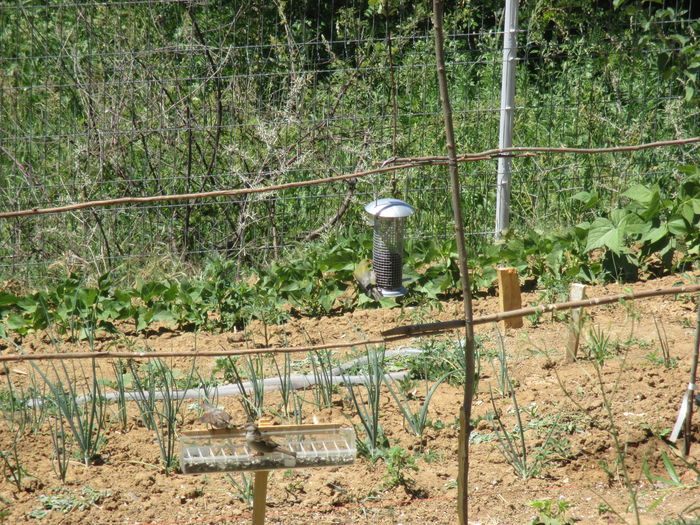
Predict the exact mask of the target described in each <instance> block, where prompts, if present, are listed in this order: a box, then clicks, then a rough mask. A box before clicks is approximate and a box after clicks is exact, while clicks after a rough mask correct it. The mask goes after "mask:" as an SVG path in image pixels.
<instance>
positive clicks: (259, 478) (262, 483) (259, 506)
mask: <svg viewBox="0 0 700 525" xmlns="http://www.w3.org/2000/svg"><path fill="white" fill-rule="evenodd" d="M268 474H269V472H268V471H267V470H259V471H256V472H255V480H254V481H253V525H264V524H265V503H266V502H267V475H268Z"/></svg>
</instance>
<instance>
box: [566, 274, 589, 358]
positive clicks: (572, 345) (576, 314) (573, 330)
mask: <svg viewBox="0 0 700 525" xmlns="http://www.w3.org/2000/svg"><path fill="white" fill-rule="evenodd" d="M585 298H586V286H585V285H583V284H580V283H573V284H572V285H571V288H570V289H569V301H581V300H582V299H585ZM582 324H583V316H582V315H581V307H578V308H574V309H573V310H571V324H570V325H569V339H568V341H567V342H566V362H567V363H573V362H574V361H576V354H577V353H578V345H579V340H580V336H581V325H582Z"/></svg>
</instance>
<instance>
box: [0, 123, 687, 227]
mask: <svg viewBox="0 0 700 525" xmlns="http://www.w3.org/2000/svg"><path fill="white" fill-rule="evenodd" d="M695 142H700V137H690V138H685V139H677V140H664V141H659V142H649V143H646V144H636V145H632V146H614V147H610V148H567V147H560V148H550V147H530V146H518V147H514V148H501V149H490V150H486V151H482V152H479V153H463V154H461V155H458V156H457V162H476V161H482V160H493V159H494V158H498V157H502V156H505V155H507V156H509V157H518V156H524V157H530V156H534V155H536V154H537V153H550V154H551V153H573V154H600V153H615V152H619V153H625V152H633V151H640V150H643V149H649V148H660V147H668V146H682V145H684V144H692V143H695ZM397 163H398V164H397ZM376 164H380V167H378V168H374V169H370V170H366V171H359V172H357V173H348V174H344V175H337V176H335V177H325V178H322V179H313V180H307V181H298V182H289V183H285V184H276V185H272V186H258V187H256V188H238V189H235V190H216V191H207V192H200V193H180V194H173V195H152V196H150V197H121V198H116V199H103V200H96V201H85V202H76V203H74V204H68V205H66V206H57V207H54V208H28V209H25V210H15V211H7V212H2V213H0V219H9V218H11V217H24V216H27V215H44V214H48V213H64V212H68V211H75V210H82V209H85V208H99V207H102V206H112V205H115V204H143V203H149V202H161V201H178V200H191V199H211V198H215V197H230V196H234V195H245V194H249V193H267V192H271V191H281V190H286V189H290V188H297V187H301V186H314V185H318V184H328V183H330V182H338V181H342V180H350V179H355V178H359V177H366V176H367V175H373V174H379V173H386V172H393V171H397V170H402V169H410V168H418V167H423V166H429V165H444V164H447V157H440V156H432V157H414V158H407V159H401V158H398V157H393V158H390V159H388V160H385V161H383V162H381V163H375V165H376Z"/></svg>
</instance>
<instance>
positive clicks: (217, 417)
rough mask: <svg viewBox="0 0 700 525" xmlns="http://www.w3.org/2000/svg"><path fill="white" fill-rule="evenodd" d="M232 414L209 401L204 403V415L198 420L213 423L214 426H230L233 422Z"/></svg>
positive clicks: (208, 423)
mask: <svg viewBox="0 0 700 525" xmlns="http://www.w3.org/2000/svg"><path fill="white" fill-rule="evenodd" d="M232 419H233V418H232V417H231V414H229V413H228V412H226V411H224V410H221V409H220V408H218V407H215V406H214V405H212V404H211V403H209V402H208V401H204V402H203V403H202V415H201V416H199V417H198V418H197V419H196V421H198V422H199V423H205V424H207V425H211V426H212V427H214V428H228V427H229V425H230V424H231V420H232Z"/></svg>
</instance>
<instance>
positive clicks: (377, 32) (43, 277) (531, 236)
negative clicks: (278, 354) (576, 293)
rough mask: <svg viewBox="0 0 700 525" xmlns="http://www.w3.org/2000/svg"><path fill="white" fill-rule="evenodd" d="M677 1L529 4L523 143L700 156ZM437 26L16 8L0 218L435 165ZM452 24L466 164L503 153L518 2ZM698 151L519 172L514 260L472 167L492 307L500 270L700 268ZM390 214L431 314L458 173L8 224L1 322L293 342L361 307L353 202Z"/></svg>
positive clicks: (381, 8) (444, 264)
mask: <svg viewBox="0 0 700 525" xmlns="http://www.w3.org/2000/svg"><path fill="white" fill-rule="evenodd" d="M685 4H686V3H685V2H634V1H629V2H624V1H620V0H616V1H614V2H590V1H584V0H565V1H562V2H556V3H553V2H542V1H529V0H524V1H522V2H521V10H520V14H519V27H520V28H521V30H520V32H519V34H518V41H519V46H520V49H519V52H518V56H519V57H521V58H520V61H519V64H518V71H517V88H516V105H517V108H516V112H515V115H516V117H515V139H514V141H515V144H516V145H532V146H560V145H566V146H577V147H606V146H614V145H622V144H639V143H644V142H651V141H655V140H668V139H673V138H681V137H690V136H695V135H698V96H697V73H698V69H699V68H700V60H699V59H698V58H697V57H698V56H699V54H698V39H697V32H698V29H699V28H700V23H699V22H698V20H697V16H698V13H694V12H688V10H687V9H686V8H685V7H684V6H685ZM689 5H690V4H689ZM430 7H431V6H430V3H428V2H405V1H399V0H385V1H381V0H372V1H369V2H363V1H341V2H333V3H328V2H308V1H289V2H282V1H278V2H262V1H257V0H254V1H252V2H251V1H246V2H237V1H234V2H223V1H214V0H212V1H208V2H175V1H173V2H169V1H166V2H162V3H157V4H154V3H151V2H143V3H140V2H91V1H85V2H83V1H81V2H75V3H71V4H69V5H68V4H66V5H64V6H62V4H60V3H55V2H49V1H47V2H45V3H44V4H40V3H36V2H35V3H32V4H28V3H25V2H17V3H13V4H10V3H8V4H5V5H3V6H0V62H1V63H2V71H3V74H2V75H1V76H0V121H1V122H2V126H1V127H0V173H1V174H2V176H0V211H11V210H18V209H26V208H32V207H52V206H59V205H63V204H69V203H73V202H79V201H85V200H95V199H110V198H119V197H125V196H135V197H136V196H150V195H168V194H179V193H189V192H201V191H213V190H220V189H235V188H246V187H253V186H260V185H270V184H278V183H286V182H293V181H303V180H309V179H315V178H319V177H323V176H328V175H334V174H340V173H350V172H353V171H359V170H362V169H366V168H368V167H370V166H372V164H373V163H374V162H381V161H383V160H384V159H387V158H390V157H393V156H398V157H415V156H426V155H438V154H443V153H444V151H445V146H444V139H443V136H444V133H443V130H442V116H441V114H440V105H439V99H438V95H437V82H436V77H435V67H434V50H433V41H432V35H431V24H430ZM690 7H692V6H690ZM445 25H446V31H447V33H448V39H447V50H446V51H447V59H448V74H449V81H450V90H451V97H452V105H453V109H454V111H455V122H456V134H457V141H458V148H459V151H460V152H475V151H481V150H486V149H490V148H494V147H496V146H497V144H498V118H499V110H498V107H499V101H500V80H501V72H500V70H501V63H500V61H501V55H502V50H501V41H502V38H501V34H500V31H501V26H502V2H501V1H498V2H497V1H495V0H494V1H483V2H472V1H467V0H462V1H457V2H453V3H449V5H448V10H447V13H446V24H445ZM695 151H696V148H695V146H686V147H677V148H663V149H653V150H645V151H643V152H637V153H634V154H605V155H595V156H575V157H574V156H564V155H548V156H542V155H540V156H537V157H528V158H519V159H515V160H514V162H513V165H514V170H515V171H514V175H513V180H514V185H513V194H512V198H511V205H512V212H511V225H512V231H511V232H509V234H508V236H507V237H506V239H505V240H504V242H503V243H501V244H498V245H493V244H492V239H491V236H490V232H491V231H492V229H493V222H494V208H495V187H494V182H495V171H496V169H495V168H496V167H495V161H493V162H481V163H470V164H465V165H462V167H461V175H462V178H463V196H462V198H463V203H464V207H465V208H464V209H465V210H466V214H467V229H468V231H469V234H470V235H469V242H470V245H471V250H472V252H473V253H474V254H475V261H474V262H473V267H474V268H475V270H474V271H475V279H474V282H475V288H480V287H481V288H484V287H488V286H490V283H491V280H492V278H493V265H494V264H498V263H502V262H507V263H509V264H514V265H516V266H517V267H518V268H519V269H521V271H523V272H525V273H528V272H529V273H531V274H532V275H534V276H536V277H538V278H547V279H552V280H559V281H565V280H571V279H579V280H583V279H588V280H592V279H608V278H617V279H621V278H622V279H631V278H633V277H634V275H635V273H636V272H638V271H639V270H640V268H643V269H649V267H650V265H651V261H656V260H657V259H658V258H660V260H661V261H662V263H663V264H662V267H663V268H664V269H665V271H668V270H670V269H679V268H685V267H687V266H688V265H689V264H692V263H693V262H694V260H695V258H697V250H698V241H697V231H698V228H697V226H698V211H699V210H700V206H698V204H697V202H698V198H699V196H698V183H697V168H696V164H697V158H696V156H695ZM390 195H393V196H396V197H399V198H402V199H404V200H406V201H408V202H410V203H411V204H412V205H413V206H414V207H415V208H416V210H417V212H416V214H415V215H414V216H413V217H411V219H410V220H409V224H408V234H409V239H408V241H407V243H406V253H407V268H406V272H407V274H408V276H409V277H411V278H412V279H413V282H412V288H413V292H414V294H415V297H420V298H436V297H438V295H439V294H445V293H451V291H453V290H454V285H455V282H456V281H455V276H456V267H455V265H454V262H453V260H454V259H453V253H454V247H453V246H452V242H451V237H452V231H453V230H452V226H451V211H450V204H449V203H450V201H449V196H448V184H447V179H446V173H445V170H444V167H422V168H420V169H413V170H409V171H406V172H401V173H396V174H394V175H392V176H386V175H382V176H373V177H368V178H363V179H361V180H359V181H357V182H347V183H338V184H333V185H323V186H310V187H305V188H300V189H294V190H286V191H283V192H278V193H275V194H261V195H250V196H243V197H237V198H218V199H214V200H207V201H184V202H183V201H178V202H172V203H165V204H163V203H159V204H157V205H155V204H143V205H139V206H129V207H124V208H122V207H118V206H113V207H106V208H99V209H94V210H85V211H77V212H74V213H65V214H55V215H40V216H34V217H25V218H18V219H9V220H8V219H2V220H0V282H7V281H8V280H10V279H11V280H13V281H19V282H20V283H21V286H20V287H21V289H22V293H19V291H18V290H13V291H10V288H11V287H10V288H8V287H5V288H4V289H3V290H4V291H3V292H2V293H3V295H1V296H0V318H2V319H5V325H6V327H7V329H10V330H14V331H18V332H20V333H21V332H22V331H26V330H30V329H34V328H37V327H40V326H41V325H42V324H46V323H48V322H58V323H59V325H61V326H63V328H62V330H65V331H71V330H72V329H71V326H72V325H71V323H72V321H70V319H72V316H78V317H79V318H81V319H83V318H84V319H90V320H91V323H92V325H91V326H94V327H98V326H99V327H101V328H103V329H108V330H109V329H112V328H113V325H112V323H113V321H114V320H115V319H132V320H133V321H134V326H135V328H136V329H138V330H141V329H144V328H145V327H147V326H148V325H149V324H150V323H152V322H154V321H157V320H160V321H171V322H173V323H176V324H178V325H180V326H193V327H208V328H214V327H219V328H226V327H231V326H235V325H241V324H244V323H245V322H246V319H249V318H250V317H251V316H257V317H260V316H266V318H269V319H277V318H278V317H279V316H283V315H285V314H284V311H283V310H281V309H280V304H281V303H286V304H291V305H292V307H293V308H294V309H296V310H297V311H301V312H305V313H310V314H313V315H319V314H323V313H327V312H330V311H332V310H334V309H338V308H340V309H343V308H351V307H354V306H355V305H356V304H357V302H358V299H357V298H354V296H352V295H351V294H349V293H346V287H348V286H349V283H350V281H351V278H350V276H351V272H352V266H353V264H354V262H356V261H357V260H359V259H360V257H361V256H363V255H366V254H367V253H368V252H369V249H370V245H371V241H370V233H369V232H368V231H367V230H368V228H367V225H366V222H365V221H366V218H365V217H364V216H363V215H364V212H363V211H362V205H363V204H364V203H366V202H368V201H369V200H372V199H374V198H377V197H385V196H390ZM339 210H345V211H344V213H342V214H340V217H339V219H338V220H337V221H333V220H332V219H333V218H334V217H335V216H336V214H338V212H339ZM654 264H657V263H656V262H654ZM653 269H654V271H660V270H659V269H658V268H656V267H654V268H653ZM251 275H254V276H255V277H254V278H252V279H249V277H250V276H251ZM245 279H247V280H245ZM44 285H48V287H45V286H44ZM32 289H34V290H39V291H31V290H32ZM22 301H24V302H22ZM365 302H367V300H366V299H363V298H360V299H359V303H360V304H364V303H365ZM166 305H167V306H166ZM47 311H52V312H55V316H56V319H58V321H56V320H54V321H50V320H47V318H48V317H47V313H46V312H47ZM208 311H213V312H216V315H214V316H209V315H207V313H206V312H208ZM52 315H54V314H52ZM49 317H50V316H49ZM79 332H80V330H79V329H78V330H77V332H76V333H75V334H74V336H75V337H86V336H87V333H82V334H81V333H79Z"/></svg>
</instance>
